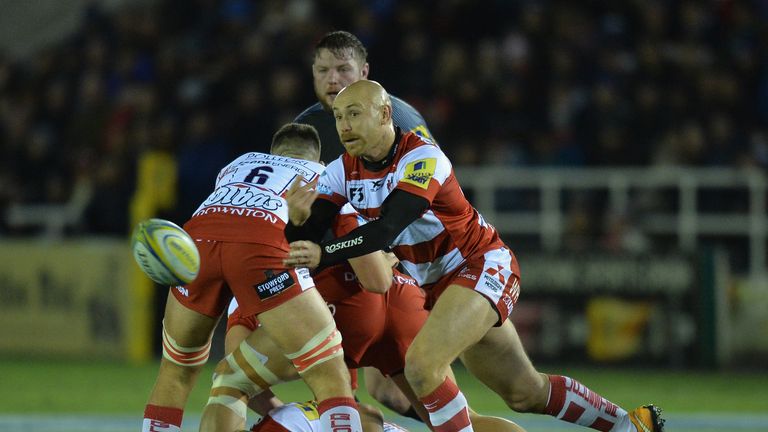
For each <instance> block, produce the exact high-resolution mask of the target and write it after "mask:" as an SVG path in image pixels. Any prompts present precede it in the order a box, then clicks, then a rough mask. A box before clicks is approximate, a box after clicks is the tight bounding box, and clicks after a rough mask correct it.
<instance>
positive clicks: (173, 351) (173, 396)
mask: <svg viewBox="0 0 768 432" xmlns="http://www.w3.org/2000/svg"><path fill="white" fill-rule="evenodd" d="M162 335H163V359H164V361H163V362H161V365H160V368H161V371H162V373H161V374H159V375H158V382H157V383H156V384H155V389H154V390H153V395H152V397H151V398H150V403H148V404H147V405H146V407H145V408H144V420H143V422H142V429H141V430H142V432H161V431H162V432H178V431H180V430H181V422H182V418H183V416H184V410H183V408H182V407H183V405H184V402H186V396H184V398H183V399H179V396H178V395H181V394H183V395H187V394H189V391H190V390H191V387H192V384H193V383H194V379H195V377H196V376H197V374H198V373H199V371H200V368H201V367H202V366H203V365H204V364H205V363H206V362H207V361H208V356H209V355H210V351H211V341H210V340H209V341H208V342H207V343H206V344H205V345H202V346H197V347H185V346H183V345H181V344H179V343H178V342H177V341H176V340H175V339H174V338H173V337H171V335H170V334H169V333H168V332H167V330H166V329H165V326H163V333H162ZM160 400H162V401H161V402H160Z"/></svg>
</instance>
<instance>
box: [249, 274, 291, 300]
mask: <svg viewBox="0 0 768 432" xmlns="http://www.w3.org/2000/svg"><path fill="white" fill-rule="evenodd" d="M265 274H266V275H267V280H265V281H264V282H262V283H260V284H257V285H254V288H256V293H257V294H258V295H259V298H260V299H262V300H265V299H268V298H270V297H272V296H275V295H277V294H280V293H281V292H283V291H285V290H287V289H288V288H290V287H292V286H293V284H294V280H293V277H291V273H290V271H289V270H286V271H284V272H282V273H278V274H274V273H273V272H272V270H267V271H266V272H265Z"/></svg>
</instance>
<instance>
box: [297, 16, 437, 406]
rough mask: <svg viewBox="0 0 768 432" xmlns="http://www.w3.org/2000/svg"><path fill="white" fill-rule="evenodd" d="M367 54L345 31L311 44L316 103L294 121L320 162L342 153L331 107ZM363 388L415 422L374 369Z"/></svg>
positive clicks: (399, 115)
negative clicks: (314, 137) (314, 135)
mask: <svg viewBox="0 0 768 432" xmlns="http://www.w3.org/2000/svg"><path fill="white" fill-rule="evenodd" d="M367 58H368V51H367V50H366V49H365V46H364V45H363V43H362V42H360V40H359V39H358V38H357V37H355V35H353V34H351V33H349V32H346V31H333V32H330V33H327V34H325V35H324V36H323V37H322V38H321V39H320V40H319V41H318V42H317V44H315V50H314V58H313V61H312V79H313V87H314V89H315V95H316V96H317V100H318V102H317V103H315V104H314V105H312V106H310V107H308V108H307V109H305V110H304V111H303V112H302V113H301V114H299V116H298V117H296V119H295V120H294V121H295V122H296V123H306V124H310V125H312V126H314V127H315V129H317V132H318V134H319V135H320V142H322V143H323V148H322V154H321V156H320V160H322V161H324V162H325V163H330V162H331V161H332V160H334V159H337V158H338V157H339V156H340V155H341V154H342V153H344V146H343V145H341V141H340V140H339V134H338V133H337V132H336V121H335V119H334V118H333V111H332V109H331V105H332V104H333V100H334V99H335V98H336V95H337V94H338V93H339V92H340V91H341V89H343V88H344V87H346V86H348V85H350V84H352V83H353V82H356V81H359V80H361V79H367V78H368V73H369V71H370V64H368V61H367ZM391 99H392V121H393V122H394V123H395V125H396V126H398V127H399V128H401V129H402V130H405V131H412V132H415V133H417V134H419V135H421V136H423V137H426V138H432V136H431V133H430V131H429V128H428V127H427V124H426V122H425V121H424V117H422V115H421V114H420V113H419V112H418V111H417V110H416V109H415V108H414V107H412V106H411V105H409V104H408V103H407V102H405V101H403V100H402V99H399V98H397V97H394V96H391ZM363 371H364V373H365V386H366V388H367V390H368V392H369V393H370V394H371V396H373V397H374V398H375V399H376V400H378V401H379V402H381V403H382V404H384V405H385V406H386V407H387V408H390V409H392V410H393V411H396V412H398V413H400V414H402V415H406V416H408V417H412V418H416V419H418V416H417V415H416V413H415V411H414V410H413V409H411V405H410V402H409V401H408V399H407V398H406V397H405V395H403V394H402V393H401V392H400V391H399V390H398V388H397V386H396V385H394V384H393V383H392V382H391V380H388V379H385V378H384V377H383V376H381V374H378V373H377V372H376V370H375V369H371V368H364V369H363Z"/></svg>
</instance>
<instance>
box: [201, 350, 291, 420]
mask: <svg viewBox="0 0 768 432" xmlns="http://www.w3.org/2000/svg"><path fill="white" fill-rule="evenodd" d="M266 361H267V357H266V356H264V355H263V354H261V353H259V352H257V351H256V350H254V349H253V348H251V346H250V345H248V343H246V342H242V343H241V344H240V346H238V347H237V348H236V349H235V350H234V351H233V352H232V353H231V354H229V355H227V356H226V357H224V359H222V360H221V361H220V362H219V363H218V364H217V365H216V370H215V371H214V373H213V385H212V386H211V393H210V396H209V397H208V404H209V405H214V404H219V405H223V406H226V407H227V408H229V409H231V410H232V411H234V412H235V413H237V414H238V415H240V417H245V413H246V403H247V401H248V399H250V398H252V397H254V396H255V395H257V394H259V393H261V392H263V391H264V390H267V389H268V388H270V387H271V386H273V385H275V384H278V383H280V382H282V380H281V379H280V378H279V377H278V376H277V375H275V374H274V373H273V372H272V371H270V370H269V369H268V368H267V367H266V365H265V364H264V363H266Z"/></svg>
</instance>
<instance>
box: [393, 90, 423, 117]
mask: <svg viewBox="0 0 768 432" xmlns="http://www.w3.org/2000/svg"><path fill="white" fill-rule="evenodd" d="M389 99H390V100H391V101H392V110H393V111H403V112H408V113H414V114H418V115H419V116H421V114H420V113H419V111H418V110H417V109H416V108H414V107H413V105H411V104H409V103H408V102H406V101H404V100H402V99H400V98H399V97H397V96H394V95H391V94H390V95H389Z"/></svg>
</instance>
